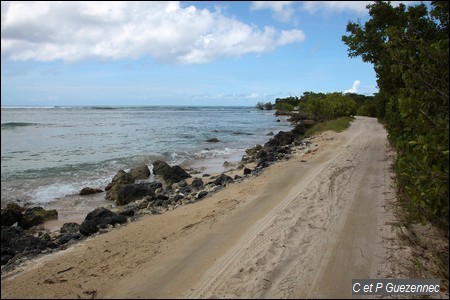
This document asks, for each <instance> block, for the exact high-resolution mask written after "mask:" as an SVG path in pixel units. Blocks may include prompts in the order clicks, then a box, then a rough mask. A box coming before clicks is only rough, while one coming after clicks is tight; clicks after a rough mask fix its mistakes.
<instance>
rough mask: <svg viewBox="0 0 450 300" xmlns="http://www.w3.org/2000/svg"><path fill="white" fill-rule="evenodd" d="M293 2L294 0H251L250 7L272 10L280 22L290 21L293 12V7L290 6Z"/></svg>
mask: <svg viewBox="0 0 450 300" xmlns="http://www.w3.org/2000/svg"><path fill="white" fill-rule="evenodd" d="M293 2H294V1H253V2H252V4H251V6H250V9H251V10H261V9H269V10H272V12H273V14H274V18H275V19H277V20H279V21H281V22H288V21H290V19H291V17H292V15H293V14H294V9H293V8H292V3H293Z"/></svg>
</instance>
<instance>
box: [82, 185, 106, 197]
mask: <svg viewBox="0 0 450 300" xmlns="http://www.w3.org/2000/svg"><path fill="white" fill-rule="evenodd" d="M101 192H103V190H102V189H100V188H91V187H85V188H83V189H82V190H81V191H80V194H79V195H80V196H85V195H92V194H97V193H101Z"/></svg>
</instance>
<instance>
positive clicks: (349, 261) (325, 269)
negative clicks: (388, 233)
mask: <svg viewBox="0 0 450 300" xmlns="http://www.w3.org/2000/svg"><path fill="white" fill-rule="evenodd" d="M340 138H341V140H340V141H338V143H337V144H335V145H334V146H335V147H333V148H332V149H327V150H326V151H330V150H331V153H330V152H324V153H322V155H319V156H317V157H315V159H312V160H310V162H309V170H307V173H306V174H304V175H303V178H301V180H298V181H297V184H296V185H295V186H294V187H293V188H292V189H291V190H290V192H289V193H288V194H287V195H286V196H285V197H284V198H282V199H281V200H280V201H279V204H278V205H277V206H276V207H275V208H274V209H272V210H271V211H270V212H269V213H268V214H267V215H266V216H265V217H264V218H262V219H260V220H259V221H258V222H257V223H256V224H254V225H253V226H252V227H251V228H250V229H249V230H248V231H247V233H246V234H245V235H244V236H243V237H242V238H241V239H240V240H239V242H238V243H237V244H236V245H235V246H234V247H233V248H232V249H231V250H230V251H228V252H227V254H226V255H224V256H223V257H221V259H220V260H219V261H218V262H217V263H216V264H215V265H213V266H212V267H211V268H210V269H209V270H208V272H207V273H206V274H205V275H204V276H203V277H202V279H201V280H200V281H199V282H198V283H197V284H196V285H195V287H194V288H192V289H191V290H189V291H188V293H187V294H185V296H186V297H201V298H205V297H214V298H217V297H227V298H228V297H245V298H247V297H251V298H305V297H307V298H311V297H314V298H315V297H319V298H324V297H326V298H335V297H343V298H348V297H351V289H350V287H351V280H352V279H356V278H374V277H376V275H377V274H376V273H377V272H378V268H377V263H378V264H379V263H381V261H379V260H377V257H380V256H382V251H383V250H382V249H381V236H380V234H377V229H378V226H379V225H380V224H381V222H380V220H378V218H381V217H382V216H381V215H379V213H380V212H381V210H380V207H381V205H382V203H383V200H384V193H383V192H384V190H385V188H386V184H388V181H389V178H387V176H386V174H387V173H388V172H387V168H388V165H387V160H386V157H385V156H386V148H385V147H386V133H385V131H384V129H383V128H382V126H381V125H379V124H378V123H377V122H376V121H375V120H373V119H367V118H358V119H357V121H356V122H355V124H354V125H353V126H352V127H351V128H350V129H349V130H348V131H347V132H345V133H343V134H342V136H341V137H340ZM290 167H294V168H296V167H297V166H295V165H293V166H290ZM288 173H289V172H288ZM271 190H276V184H275V187H273V188H272V189H271ZM265 196H269V197H274V199H276V198H277V195H276V194H273V195H265ZM377 222H378V223H377Z"/></svg>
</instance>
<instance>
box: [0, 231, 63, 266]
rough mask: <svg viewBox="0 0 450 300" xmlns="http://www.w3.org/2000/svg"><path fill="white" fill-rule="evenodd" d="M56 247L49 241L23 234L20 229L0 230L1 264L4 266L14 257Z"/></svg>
mask: <svg viewBox="0 0 450 300" xmlns="http://www.w3.org/2000/svg"><path fill="white" fill-rule="evenodd" d="M56 247H57V245H56V244H55V243H53V242H51V241H48V240H45V239H40V238H37V237H34V236H32V235H30V234H28V233H25V232H24V231H23V229H22V228H20V227H15V226H13V227H2V228H1V264H2V265H4V264H6V263H7V262H8V261H9V260H10V259H11V258H13V257H14V256H15V255H17V254H20V255H27V254H38V253H40V252H42V251H44V250H46V249H54V248H56Z"/></svg>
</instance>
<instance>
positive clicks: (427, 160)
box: [342, 1, 449, 235]
mask: <svg viewBox="0 0 450 300" xmlns="http://www.w3.org/2000/svg"><path fill="white" fill-rule="evenodd" d="M368 9H369V14H370V16H371V19H370V20H369V21H367V22H366V23H365V24H364V25H362V24H360V23H359V22H358V23H355V22H351V21H350V22H349V23H348V25H347V32H348V35H347V36H343V37H342V40H343V42H344V43H345V44H346V45H347V46H348V53H349V56H350V57H361V58H362V60H363V61H365V62H369V63H372V64H373V66H374V69H375V72H376V74H377V78H378V80H377V84H378V87H379V92H378V93H377V94H376V95H375V97H374V99H373V100H374V101H372V102H366V103H365V104H364V105H363V106H361V107H360V111H361V112H367V113H369V114H371V115H374V116H376V117H378V118H379V120H381V121H382V122H383V123H384V125H385V127H386V129H387V130H388V133H389V139H390V142H391V144H392V145H393V146H394V148H395V149H396V151H397V158H396V161H395V164H394V168H395V171H396V174H397V176H396V180H397V186H398V196H399V199H400V200H401V202H402V203H403V205H404V208H405V211H406V212H407V215H409V217H410V220H411V221H417V220H421V221H422V222H423V223H425V222H426V221H430V222H432V223H434V224H437V225H439V226H440V227H441V228H443V229H444V231H445V232H447V235H448V224H449V223H448V217H449V193H448V184H449V182H448V180H449V173H448V171H449V150H448V149H449V148H448V143H449V140H448V138H449V124H448V119H449V115H448V114H449V103H448V102H449V89H448V84H449V77H448V55H449V44H448V20H449V15H448V2H446V1H436V2H431V8H430V10H428V8H427V6H426V5H425V4H419V5H415V6H409V7H408V8H407V7H406V6H405V5H403V4H399V5H398V6H397V7H393V6H392V5H391V4H390V3H389V2H382V1H376V2H375V3H374V4H372V5H368Z"/></svg>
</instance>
